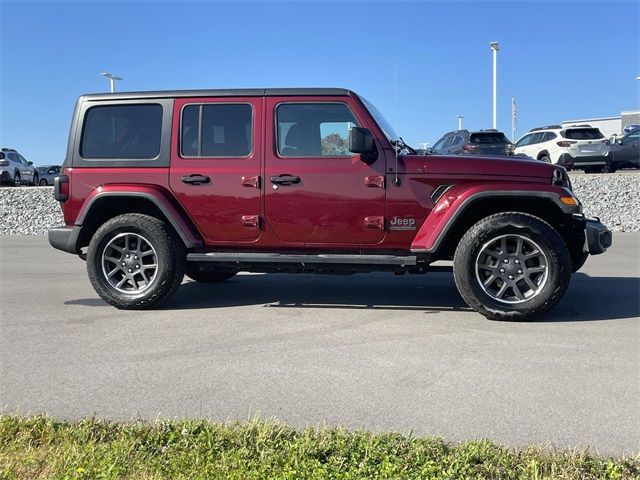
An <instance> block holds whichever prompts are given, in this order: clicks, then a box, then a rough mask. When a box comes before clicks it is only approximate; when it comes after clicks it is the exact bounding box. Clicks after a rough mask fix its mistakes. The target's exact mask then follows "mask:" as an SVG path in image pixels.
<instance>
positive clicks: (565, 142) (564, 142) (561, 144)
mask: <svg viewBox="0 0 640 480" xmlns="http://www.w3.org/2000/svg"><path fill="white" fill-rule="evenodd" d="M574 143H577V142H572V141H569V140H562V141H560V142H556V145H558V146H559V147H569V146H571V145H573V144H574Z"/></svg>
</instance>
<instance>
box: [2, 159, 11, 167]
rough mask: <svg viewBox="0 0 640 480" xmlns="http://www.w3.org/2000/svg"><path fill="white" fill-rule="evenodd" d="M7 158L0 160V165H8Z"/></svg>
mask: <svg viewBox="0 0 640 480" xmlns="http://www.w3.org/2000/svg"><path fill="white" fill-rule="evenodd" d="M8 166H9V160H0V167H8Z"/></svg>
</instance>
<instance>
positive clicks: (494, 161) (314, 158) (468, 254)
mask: <svg viewBox="0 0 640 480" xmlns="http://www.w3.org/2000/svg"><path fill="white" fill-rule="evenodd" d="M55 197H56V199H57V200H58V201H60V202H61V203H62V209H63V212H64V219H65V226H62V227H57V228H53V229H51V230H49V242H50V243H51V245H53V246H54V247H55V248H58V249H60V250H64V251H66V252H70V253H74V254H78V255H79V256H80V257H81V258H83V259H85V260H86V261H87V270H88V273H89V279H90V280H91V283H92V285H93V287H94V288H95V290H96V292H97V293H98V294H99V295H100V297H102V298H103V299H104V300H105V301H106V302H108V303H110V304H111V305H114V306H116V307H118V308H126V309H143V308H150V307H152V306H154V305H156V304H158V303H159V302H162V301H164V300H166V299H167V298H169V297H170V296H171V295H172V294H173V293H174V292H175V290H176V289H177V288H178V286H179V285H180V283H181V282H182V279H183V276H184V275H185V274H186V275H187V276H189V277H190V278H192V279H193V280H195V281H199V282H222V281H224V280H227V279H229V278H231V277H233V276H234V275H235V274H236V273H238V272H239V271H257V272H290V273H303V272H316V273H354V272H371V271H391V272H395V273H397V274H403V273H406V272H409V273H424V272H427V271H429V270H433V269H435V268H436V267H434V266H431V264H432V263H433V262H435V261H437V260H451V259H452V260H453V273H454V278H455V282H456V285H457V286H458V289H459V291H460V294H461V295H462V297H463V298H464V300H465V301H466V302H467V303H468V304H469V305H470V306H471V307H473V308H474V309H475V310H476V311H478V312H480V313H481V314H483V315H485V316H486V317H488V318H491V319H509V320H524V319H529V318H533V317H536V316H539V315H541V314H544V313H545V312H547V311H549V310H550V309H551V308H553V307H554V306H555V305H556V304H557V303H558V301H559V300H560V299H561V298H562V296H563V294H564V292H565V291H566V289H567V287H568V285H569V279H570V277H571V272H572V271H573V272H575V271H576V270H578V269H579V268H580V267H581V266H582V265H583V263H584V262H585V260H586V258H587V256H588V254H593V255H595V254H599V253H602V252H604V251H605V250H606V249H607V247H609V246H610V245H611V232H610V231H609V230H607V228H606V227H604V226H603V225H602V224H601V223H600V222H599V221H598V220H590V219H586V218H585V217H584V216H583V215H582V213H581V211H582V208H581V205H580V202H579V201H578V200H577V199H576V198H575V196H574V195H573V194H572V192H571V184H570V182H569V177H568V176H567V172H566V171H565V169H564V168H562V167H558V166H554V165H549V164H545V163H542V162H539V161H532V160H526V159H513V158H506V157H505V158H491V157H486V158H484V157H477V156H455V157H452V156H449V157H447V156H435V155H426V156H424V155H417V154H416V152H415V151H414V150H413V149H412V148H411V147H409V146H408V145H406V144H405V143H404V142H403V141H402V139H401V138H400V137H399V136H398V135H397V134H396V133H395V132H394V131H393V128H391V126H390V125H389V123H388V122H387V121H386V120H385V119H384V117H383V116H382V115H381V114H380V112H379V111H378V110H377V109H376V108H375V107H374V106H373V105H372V104H371V103H369V102H368V101H367V100H365V99H364V98H362V97H361V96H359V95H357V94H356V93H354V92H351V91H349V90H344V89H327V88H323V89H255V90H253V89H249V90H203V91H167V92H144V93H118V94H99V95H85V96H82V97H80V98H79V99H78V102H77V104H76V109H75V113H74V116H73V122H72V125H71V132H70V135H69V145H68V150H67V156H66V160H65V162H64V170H63V174H62V175H60V176H59V177H57V178H56V179H55Z"/></svg>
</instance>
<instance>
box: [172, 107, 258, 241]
mask: <svg viewBox="0 0 640 480" xmlns="http://www.w3.org/2000/svg"><path fill="white" fill-rule="evenodd" d="M262 102H263V99H262V97H258V98H256V97H248V98H241V97H224V98H219V97H216V98H181V99H176V101H175V105H174V115H173V134H172V149H171V167H170V171H169V177H170V178H169V184H170V186H171V189H172V191H173V192H174V194H175V195H176V197H177V198H178V200H179V202H180V203H181V204H182V206H183V207H184V209H185V210H186V211H187V213H188V214H189V215H190V217H191V219H192V220H193V221H194V223H195V224H196V226H197V228H198V230H199V231H200V233H201V234H202V236H203V237H204V239H205V243H207V244H210V245H211V244H225V245H226V244H228V245H234V244H238V243H251V242H254V241H256V240H258V238H259V237H260V226H261V225H260V224H261V194H260V188H261V183H262V182H261V178H260V164H261V158H262V108H263V106H262Z"/></svg>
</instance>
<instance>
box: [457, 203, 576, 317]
mask: <svg viewBox="0 0 640 480" xmlns="http://www.w3.org/2000/svg"><path fill="white" fill-rule="evenodd" d="M571 267H572V264H571V256H570V254H569V251H568V249H567V246H566V244H565V242H564V240H563V239H562V237H561V236H560V235H559V234H558V232H556V230H554V229H553V227H551V225H549V224H548V223H546V222H544V221H543V220H541V219H539V218H537V217H534V216H532V215H528V214H525V213H518V212H506V213H498V214H495V215H491V216H489V217H487V218H484V219H483V220H481V221H479V222H478V223H476V224H475V225H474V226H473V227H471V228H470V229H469V231H468V232H467V233H466V234H465V235H464V237H462V239H461V240H460V243H459V244H458V247H457V249H456V252H455V256H454V264H453V273H454V278H455V282H456V285H457V287H458V290H459V292H460V295H462V298H464V300H465V301H466V302H467V303H468V304H469V306H471V307H472V308H473V309H474V310H476V311H477V312H479V313H481V314H482V315H484V316H485V317H487V318H489V319H491V320H510V321H522V320H530V319H533V318H535V317H539V316H542V315H544V314H545V313H547V312H549V311H550V310H551V309H552V308H553V307H555V306H556V305H557V303H558V302H559V301H560V300H561V299H562V297H563V295H564V293H565V291H566V290H567V287H568V286H569V280H570V278H571V269H572V268H571Z"/></svg>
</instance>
